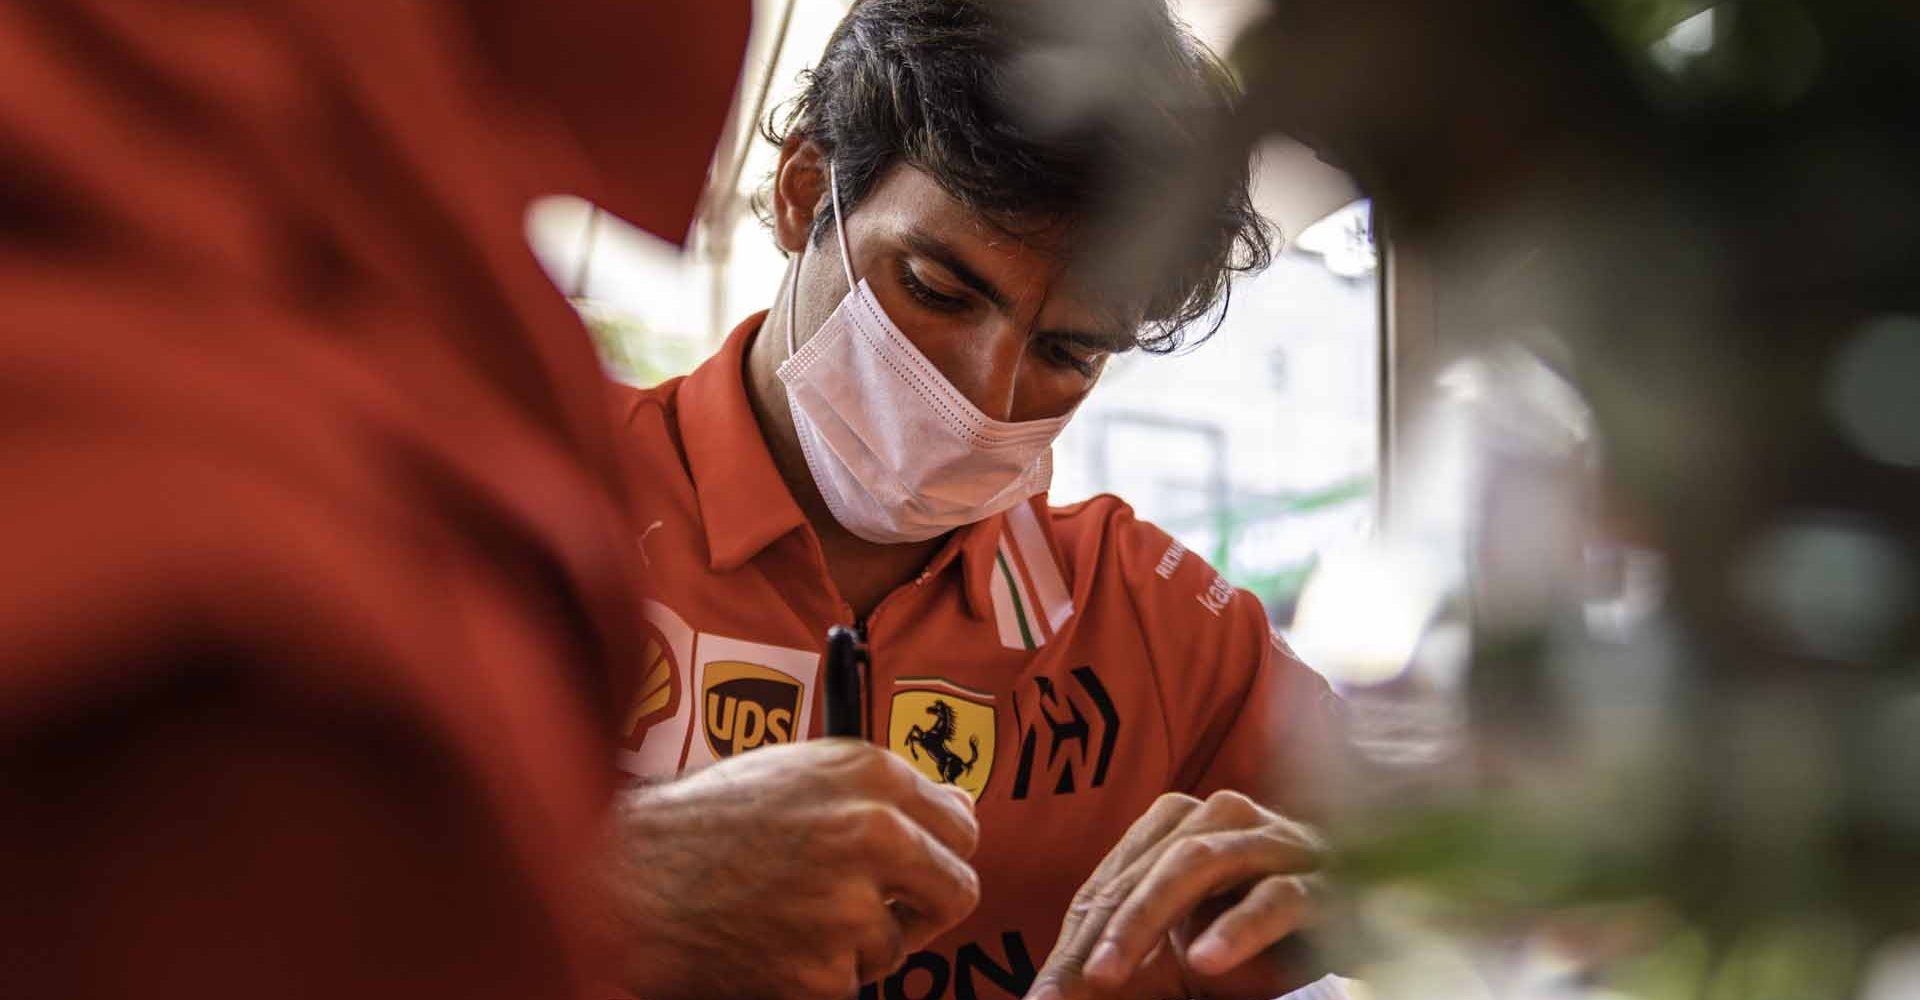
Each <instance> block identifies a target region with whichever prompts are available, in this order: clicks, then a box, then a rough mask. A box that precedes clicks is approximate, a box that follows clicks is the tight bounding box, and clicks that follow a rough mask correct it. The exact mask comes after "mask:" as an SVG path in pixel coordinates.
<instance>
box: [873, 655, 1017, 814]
mask: <svg viewBox="0 0 1920 1000" xmlns="http://www.w3.org/2000/svg"><path fill="white" fill-rule="evenodd" d="M899 684H900V685H901V688H899V689H896V690H895V692H894V695H893V705H892V710H891V712H890V713H889V721H888V724H887V746H888V748H889V749H891V750H892V751H893V752H894V753H896V754H898V755H900V756H901V757H904V758H906V761H907V763H909V764H912V765H913V767H914V770H917V771H919V772H920V773H921V774H923V775H926V776H927V777H928V778H929V779H931V780H933V781H937V782H939V783H941V784H943V785H955V786H958V787H960V788H963V789H965V790H966V792H967V794H968V795H971V796H973V799H974V801H976V802H978V801H979V800H980V794H981V793H982V792H984V791H986V788H987V779H988V778H990V777H991V776H992V775H993V735H994V722H995V716H994V708H993V696H992V695H988V694H983V693H981V692H979V691H973V690H970V689H968V688H964V687H961V686H960V685H958V684H954V683H953V682H951V681H945V680H938V679H925V680H917V681H916V680H901V681H900V682H899ZM909 685H911V686H910V687H909Z"/></svg>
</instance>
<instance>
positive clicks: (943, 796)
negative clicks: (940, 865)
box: [880, 751, 980, 858]
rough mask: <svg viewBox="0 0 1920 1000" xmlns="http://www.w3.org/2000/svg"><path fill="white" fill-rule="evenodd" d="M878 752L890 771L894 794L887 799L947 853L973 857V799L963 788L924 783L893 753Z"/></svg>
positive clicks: (976, 833) (976, 828)
mask: <svg viewBox="0 0 1920 1000" xmlns="http://www.w3.org/2000/svg"><path fill="white" fill-rule="evenodd" d="M880 753H881V756H883V757H884V758H885V760H886V764H885V766H886V767H887V768H889V769H890V770H891V771H892V772H893V773H892V774H891V775H890V776H889V778H888V780H889V783H890V784H891V785H892V786H893V789H894V791H895V794H894V795H893V796H892V797H891V800H892V801H893V802H894V803H895V804H896V805H898V806H899V807H900V810H901V811H902V812H904V813H906V814H907V816H908V818H910V819H912V820H913V821H914V822H916V823H918V824H920V825H921V826H922V827H924V828H925V829H926V831H927V832H928V833H930V834H932V835H933V837H934V839H935V840H938V841H939V842H940V843H941V844H942V845H943V846H945V847H946V848H947V850H949V851H952V852H953V853H955V854H957V855H959V856H960V857H962V858H970V857H973V852H974V851H975V850H976V849H978V848H979V846H980V821H979V820H978V819H976V818H975V817H974V814H973V796H971V795H968V794H967V791H966V789H964V788H960V787H957V786H955V785H938V784H935V783H933V782H931V781H928V780H927V779H926V778H924V777H922V776H921V775H920V772H918V771H915V770H914V769H913V767H912V765H909V764H908V763H906V762H905V761H903V760H901V759H900V758H898V757H896V756H894V755H893V754H890V753H886V752H885V751H881V752H880Z"/></svg>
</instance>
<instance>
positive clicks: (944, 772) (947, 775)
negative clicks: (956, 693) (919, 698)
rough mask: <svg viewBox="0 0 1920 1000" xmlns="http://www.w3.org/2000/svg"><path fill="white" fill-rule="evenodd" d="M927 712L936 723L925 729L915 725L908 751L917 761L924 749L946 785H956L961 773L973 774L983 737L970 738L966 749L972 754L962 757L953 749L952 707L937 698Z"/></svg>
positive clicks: (908, 732) (911, 732)
mask: <svg viewBox="0 0 1920 1000" xmlns="http://www.w3.org/2000/svg"><path fill="white" fill-rule="evenodd" d="M927 714H928V715H931V716H933V725H931V726H928V727H927V728H925V729H922V728H920V727H919V726H914V727H913V728H912V729H909V730H907V739H906V743H907V752H908V753H911V754H912V755H913V759H914V760H919V759H920V754H921V753H922V752H925V753H926V755H927V758H928V759H929V760H931V761H932V762H933V768H934V770H935V771H936V772H938V773H939V775H940V780H941V781H942V782H943V783H945V784H949V785H951V784H954V783H955V782H958V781H959V780H960V776H961V775H963V774H972V773H973V765H974V764H975V763H976V762H977V761H979V759H980V737H978V736H969V737H967V748H968V750H969V751H971V753H972V756H969V757H968V758H967V759H966V760H961V759H960V754H959V753H957V752H955V751H954V749H953V740H954V731H955V726H954V721H953V706H952V705H949V704H947V703H946V701H945V700H943V699H942V700H936V701H934V703H933V704H931V705H928V706H927Z"/></svg>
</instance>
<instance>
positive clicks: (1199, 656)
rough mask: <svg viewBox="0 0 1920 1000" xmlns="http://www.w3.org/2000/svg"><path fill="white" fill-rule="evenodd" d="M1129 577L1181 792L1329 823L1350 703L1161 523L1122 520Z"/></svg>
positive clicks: (1252, 601)
mask: <svg viewBox="0 0 1920 1000" xmlns="http://www.w3.org/2000/svg"><path fill="white" fill-rule="evenodd" d="M1121 518H1122V523H1121V524H1120V525H1119V526H1118V527H1119V534H1120V539H1121V541H1120V544H1121V547H1122V552H1123V558H1122V564H1123V571H1124V572H1125V573H1126V575H1127V578H1128V583H1129V586H1130V587H1131V588H1132V589H1133V592H1134V594H1135V604H1136V607H1137V609H1138V611H1139V615H1140V619H1141V627H1142V631H1143V633H1144V635H1145V638H1146V642H1147V646H1148V652H1149V655H1150V656H1151V658H1152V662H1153V666H1154V672H1155V675H1156V679H1157V682H1158V684H1159V686H1160V698H1161V704H1162V705H1163V707H1164V709H1165V713H1166V719H1165V724H1166V727H1167V732H1168V736H1169V743H1170V750H1171V757H1172V775H1173V785H1172V787H1173V788H1174V789H1175V790H1178V791H1182V792H1186V793H1188V794H1191V795H1195V796H1200V797H1204V796H1206V795H1208V794H1211V793H1212V792H1215V791H1219V790H1222V789H1233V790H1235V791H1240V792H1243V793H1245V794H1247V795H1250V796H1252V797H1254V798H1255V799H1257V800H1259V801H1261V802H1263V803H1266V804H1268V805H1269V806H1272V807H1275V808H1277V809H1279V810H1280V811H1282V812H1283V813H1286V814H1287V815H1290V816H1295V817H1296V818H1310V817H1312V816H1316V815H1319V814H1321V812H1322V810H1321V809H1320V807H1319V805H1318V802H1319V800H1320V795H1319V794H1318V793H1317V788H1319V787H1321V786H1322V785H1323V784H1324V782H1325V780H1326V779H1327V778H1328V777H1330V776H1331V775H1332V774H1333V773H1334V772H1333V771H1332V770H1331V766H1332V765H1333V763H1334V760H1335V758H1334V754H1335V751H1336V749H1337V748H1338V747H1339V746H1340V745H1341V743H1342V742H1343V734H1344V731H1345V723H1344V710H1343V705H1342V703H1341V701H1340V699H1339V698H1338V696H1336V695H1335V694H1334V693H1333V691H1332V689H1331V688H1329V687H1328V685H1327V683H1326V681H1325V680H1323V679H1322V678H1321V677H1320V675H1319V674H1317V673H1315V672H1313V671H1312V670H1311V669H1309V668H1308V667H1307V666H1306V665H1305V664H1303V663H1301V662H1300V660H1299V658H1298V657H1296V656H1295V655H1294V654H1293V652H1292V650H1291V649H1289V648H1288V647H1287V645H1286V643H1285V642H1284V641H1283V640H1282V639H1281V638H1280V636H1279V634H1278V633H1276V632H1275V631H1274V630H1273V628H1272V627H1271V626H1270V625H1269V623H1268V621H1267V616H1266V611H1265V609H1264V608H1263V607H1262V606H1261V604H1260V599H1259V598H1257V597H1255V596H1254V595H1253V594H1252V593H1250V592H1248V591H1246V590H1243V589H1240V588H1237V587H1234V586H1233V585H1232V584H1231V583H1230V582H1228V581H1227V580H1226V578H1225V577H1223V576H1221V575H1220V574H1219V573H1218V572H1217V571H1215V570H1214V569H1213V567H1211V566H1209V565H1208V564H1207V562H1206V561H1205V560H1204V559H1202V558H1200V557H1199V556H1197V555H1195V554H1193V553H1191V552H1188V551H1186V549H1185V548H1184V547H1182V546H1181V545H1180V543H1178V542H1177V541H1175V540H1174V539H1173V538H1172V537H1170V536H1169V535H1167V534H1166V533H1165V532H1164V531H1161V530H1160V529H1159V528H1157V527H1154V526H1153V525H1151V524H1147V523H1145V522H1141V521H1137V520H1134V519H1133V518H1132V516H1131V514H1130V513H1128V514H1123V515H1121Z"/></svg>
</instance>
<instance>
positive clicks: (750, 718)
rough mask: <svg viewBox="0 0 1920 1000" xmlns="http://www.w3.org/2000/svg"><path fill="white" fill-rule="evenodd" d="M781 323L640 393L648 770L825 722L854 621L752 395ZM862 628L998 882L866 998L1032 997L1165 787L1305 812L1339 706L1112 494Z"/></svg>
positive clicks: (991, 538) (922, 762) (1003, 517)
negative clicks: (1302, 793) (753, 359)
mask: <svg viewBox="0 0 1920 1000" xmlns="http://www.w3.org/2000/svg"><path fill="white" fill-rule="evenodd" d="M761 319H762V317H759V316H756V317H754V318H752V319H749V320H748V321H747V322H745V323H743V324H741V326H740V327H739V328H738V329H736V330H735V331H734V332H733V334H732V335H731V336H730V337H729V338H728V340H727V342H726V345H725V346H724V347H723V348H722V349H721V350H720V352H719V353H718V354H716V355H714V356H713V357H712V358H711V359H709V360H708V361H707V362H706V363H705V364H703V365H701V366H700V367H699V368H698V369H697V370H695V371H694V372H693V373H692V374H690V375H688V376H686V377H685V378H682V379H676V380H673V381H670V382H667V383H665V384H663V385H661V386H659V387H657V388H654V389H649V390H629V391H628V392H627V393H626V394H625V396H624V398H623V402H622V403H621V410H622V412H621V414H620V416H621V420H622V425H623V427H624V430H625V434H624V440H625V443H626V446H627V447H628V448H629V449H630V455H629V464H630V466H631V474H632V475H633V476H634V488H633V489H632V490H631V491H630V492H631V495H632V496H633V498H634V499H633V501H632V502H633V504H634V512H635V515H636V519H635V524H636V525H637V526H638V529H639V531H640V535H639V538H638V540H637V541H638V545H639V547H640V555H641V558H642V559H643V561H644V563H645V565H646V567H647V573H646V580H647V584H646V585H647V588H648V591H649V594H648V599H647V601H646V604H645V617H646V622H645V626H646V629H647V642H646V643H645V646H646V650H645V654H644V656H643V660H644V662H642V663H640V664H637V665H636V669H635V670H634V671H633V673H632V675H631V676H630V677H627V678H624V679H623V680H624V681H625V683H624V684H623V685H621V687H623V688H624V689H625V692H626V693H625V694H624V695H623V697H624V699H625V704H626V706H627V712H626V715H625V719H624V723H625V733H626V739H625V745H624V749H623V750H622V752H621V764H622V766H623V767H624V768H625V769H626V770H627V771H629V772H630V773H632V774H635V775H638V776H641V777H648V778H660V777H668V776H672V775H675V774H678V773H681V772H684V771H688V770H692V769H696V768H699V767H701V766H703V765H705V764H709V763H712V762H714V761H716V760H719V759H720V758H723V757H728V756H731V755H733V754H737V753H744V752H747V751H749V750H752V749H753V748H755V747H759V746H764V745H767V744H769V743H778V742H785V741H788V740H793V739H800V738H805V737H808V736H814V735H818V734H819V732H820V729H821V724H822V717H823V710H822V708H821V701H820V696H821V683H820V680H821V678H820V668H821V665H822V662H823V653H824V650H825V636H826V632H827V629H828V628H829V627H830V626H833V625H847V624H854V622H853V612H852V610H851V609H850V608H849V607H848V606H847V605H846V604H845V603H844V602H843V601H842V600H841V599H840V598H839V596H838V594H837V591H836V589H835V587H834V585H833V583H832V582H831V580H830V579H829V577H828V575H827V570H826V566H825V564H824V562H823V561H822V557H821V554H820V547H819V543H818V540H817V539H816V537H815V535H814V533H813V531H812V529H811V527H810V526H809V525H808V523H807V520H806V518H805V516H804V515H803V514H802V513H801V510H800V507H799V506H798V505H797V504H796V503H795V501H794V499H793V497H792V495H791V494H790V493H789V492H788V490H787V487H786V484H785V483H784V482H783V481H782V480H781V478H780V474H779V472H778V471H777V470H776V468H775V466H774V462H773V457H772V455H771V454H770V453H769V451H768V449H767V446H766V444H765V441H764V439H763V438H762V436H761V433H760V428H759V425H758V423H757V422H756V420H755V418H754V415H753V411H752V409H751V407H750V405H749V402H748V398H747V393H746V387H745V381H744V365H745V358H746V353H747V349H748V346H749V345H750V344H751V343H752V339H753V337H754V335H755V334H756V333H757V332H758V330H759V328H760V323H761ZM863 624H864V628H865V633H866V638H867V643H868V648H869V651H870V654H871V658H872V664H871V670H870V674H869V699H868V704H869V711H868V715H869V718H868V720H867V731H868V733H869V735H870V738H871V739H873V740H874V741H876V742H884V743H885V745H886V747H887V748H888V749H889V750H891V751H893V752H894V753H897V754H899V755H901V756H902V757H904V758H906V759H907V760H908V761H910V762H911V763H913V764H914V766H915V767H917V768H918V769H919V770H920V771H921V772H922V773H924V774H926V775H927V776H928V777H929V778H931V779H933V780H935V781H944V782H948V783H951V784H955V785H959V786H960V787H962V788H964V789H966V790H967V791H968V792H969V793H971V794H972V795H973V797H974V799H975V802H976V808H977V811H978V816H979V820H980V828H981V841H980V848H979V851H978V853H977V854H976V855H975V856H974V858H973V863H974V865H975V868H976V870H977V871H978V872H979V875H980V880H981V886H982V900H981V904H980V907H979V909H978V910H976V911H975V912H974V914H973V915H972V916H971V917H969V918H968V919H967V920H966V921H965V922H964V923H962V924H961V925H960V926H959V927H957V928H955V929H954V930H953V931H951V932H949V933H948V934H947V935H945V936H944V937H942V938H941V939H939V940H938V941H936V942H934V944H933V945H932V947H931V948H930V949H929V950H927V951H924V952H921V953H918V954H915V955H913V956H912V957H911V958H910V959H909V960H908V961H907V963H906V965H905V967H904V968H902V969H901V970H900V971H899V972H897V973H895V974H894V975H893V976H891V977H889V978H888V979H887V980H886V981H885V982H883V983H878V984H873V985H871V986H869V987H867V989H866V990H865V991H863V996H869V997H874V998H881V997H884V998H889V1000H896V998H901V997H911V998H915V1000H931V998H936V997H954V998H957V1000H973V998H976V997H1019V996H1021V995H1022V994H1023V992H1024V991H1025V989H1026V988H1027V986H1028V984H1029V983H1030V982H1031V981H1032V979H1033V976H1034V973H1035V971H1036V970H1037V969H1038V967H1039V966H1040V964H1041V963H1042V962H1043V961H1044V960H1045V959H1046V956H1047V953H1048V951H1049V950H1050V949H1051V948H1052V945H1053V941H1054V937H1055V936H1056V934H1057V933H1058V931H1059V926H1060V922H1061V919H1062V917H1063V916H1064V914H1065V912H1066V909H1067V906H1068V904H1069V902H1070V901H1071V899H1072V897H1073V894H1074V891H1075V890H1076V889H1077V888H1078V887H1079V886H1080V884H1081V882H1082V881H1084V880H1085V879H1086V877H1087V876H1088V875H1089V874H1091V872H1092V870H1093V868H1094V866H1095V865H1096V864H1098V863H1099V860H1100V858H1101V857H1102V856H1103V855H1104V854H1105V853H1106V851H1107V850H1108V848H1110V847H1111V846H1112V845H1113V844H1114V843H1115V842H1117V841H1118V840H1119V838H1120V836H1121V834H1122V833H1124V832H1125V830H1126V828H1127V826H1128V825H1129V824H1131V823H1132V822H1133V820H1134V819H1136V818H1138V817H1139V816H1140V815H1141V814H1142V813H1143V812H1145V811H1146V809H1147V807H1148V806H1149V805H1151V804H1152V802H1153V800H1154V799H1155V798H1156V797H1157V796H1159V795H1160V794H1162V793H1164V792H1169V791H1183V792H1189V793H1193V794H1197V795H1204V794H1206V793H1207V792H1209V791H1212V790H1215V789H1220V788H1237V789H1240V790H1243V791H1246V792H1248V793H1250V794H1254V795H1255V796H1256V797H1260V798H1262V799H1263V800H1264V801H1268V802H1275V803H1278V804H1280V805H1281V806H1282V807H1283V808H1284V807H1286V806H1287V805H1288V804H1289V802H1290V801H1292V800H1293V795H1292V793H1293V792H1295V791H1297V790H1298V788H1299V783H1298V782H1296V781H1295V780H1294V778H1295V772H1296V771H1297V770H1299V768H1300V766H1301V765H1304V764H1305V763H1306V761H1307V760H1308V759H1309V758H1310V757H1311V756H1312V755H1311V754H1310V753H1309V752H1308V748H1309V746H1315V745H1318V741H1320V740H1323V739H1325V738H1326V736H1327V735H1328V733H1329V731H1330V730H1329V727H1328V723H1330V722H1332V721H1333V719H1334V717H1335V716H1336V714H1337V703H1336V701H1335V700H1334V698H1333V696H1332V694H1331V692H1330V691H1329V690H1328V689H1327V687H1326V685H1325V684H1324V683H1323V682H1322V681H1321V680H1320V679H1319V677H1318V676H1317V675H1315V674H1314V673H1313V672H1311V671H1310V670H1308V669H1307V668H1305V667H1303V666H1302V665H1301V664H1300V663H1299V662H1298V661H1297V660H1296V659H1295V658H1294V657H1293V656H1292V655H1291V654H1290V652H1289V651H1288V650H1287V648H1286V646H1285V645H1284V644H1283V643H1281V641H1280V640H1279V639H1278V638H1277V636H1275V635H1274V634H1273V632H1272V631H1271V629H1270V628H1269V627H1268V624H1267V619H1266V616H1265V614H1264V612H1263V611H1262V609H1261V607H1260V603H1259V601H1258V600H1257V599H1256V598H1254V597H1253V596H1252V595H1251V594H1249V593H1247V592H1246V591H1243V590H1237V589H1235V588H1234V587H1233V586H1232V585H1231V584H1229V583H1228V582H1227V581H1226V580H1225V579H1223V578H1222V577H1221V576H1220V575H1219V574H1217V573H1215V572H1214V571H1213V570H1212V569H1211V568H1209V567H1208V566H1207V565H1206V563H1205V562H1204V561H1202V560H1201V559H1199V558H1198V557H1196V556H1194V555H1192V554H1190V553H1188V552H1187V551H1186V550H1185V549H1184V548H1183V547H1182V546H1181V545H1180V543H1179V542H1176V541H1174V540H1173V539H1172V538H1170V537H1169V536H1168V535H1167V534H1166V533H1164V532H1162V531H1161V530H1160V529H1158V528H1155V527H1154V526H1152V525H1151V524H1148V523H1146V522H1143V521H1140V520H1137V519H1136V518H1135V517H1134V515H1133V511H1132V510H1131V509H1130V508H1128V506H1127V505H1126V504H1125V503H1123V502H1121V501H1120V500H1118V499H1116V498H1114V497H1111V496H1102V497H1096V498H1095V499H1092V500H1089V501H1086V502H1084V503H1080V504H1075V505H1073V506H1070V507H1064V508H1050V507H1048V506H1047V505H1046V503H1045V498H1044V497H1042V498H1036V499H1035V500H1034V501H1032V502H1030V503H1027V504H1023V505H1020V506H1017V507H1015V508H1013V509H1012V510H1010V511H1008V512H1006V513H1004V514H1000V515H996V516H994V517H990V518H988V519H986V520H984V521H981V522H979V523H977V524H974V525H971V526H969V527H967V528H964V529H961V530H959V531H956V532H954V533H953V534H952V535H951V536H950V537H949V538H948V540H947V542H946V544H945V546H944V547H943V548H941V549H940V550H939V552H938V554H937V555H936V556H935V557H934V558H933V560H932V562H931V563H930V564H929V565H928V566H927V568H926V570H925V571H924V572H922V573H921V574H920V575H919V577H918V578H916V579H915V580H913V581H911V582H909V583H907V584H905V585H904V586H902V587H900V588H899V589H898V590H896V591H894V592H893V593H892V594H890V595H888V596H887V597H886V598H885V599H884V600H883V601H882V602H881V604H880V605H879V606H878V607H877V608H876V609H875V610H874V612H873V613H872V614H871V615H870V616H869V617H868V620H867V621H866V622H864V623H863Z"/></svg>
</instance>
